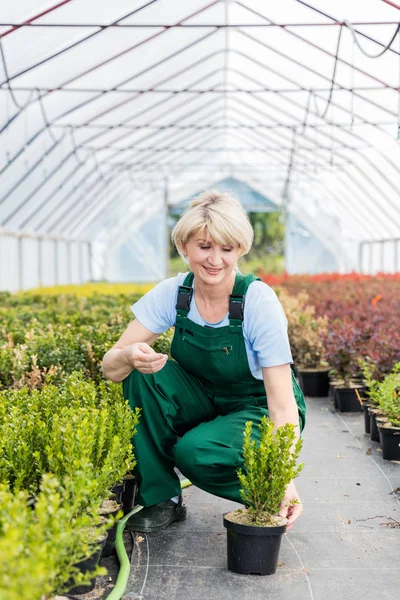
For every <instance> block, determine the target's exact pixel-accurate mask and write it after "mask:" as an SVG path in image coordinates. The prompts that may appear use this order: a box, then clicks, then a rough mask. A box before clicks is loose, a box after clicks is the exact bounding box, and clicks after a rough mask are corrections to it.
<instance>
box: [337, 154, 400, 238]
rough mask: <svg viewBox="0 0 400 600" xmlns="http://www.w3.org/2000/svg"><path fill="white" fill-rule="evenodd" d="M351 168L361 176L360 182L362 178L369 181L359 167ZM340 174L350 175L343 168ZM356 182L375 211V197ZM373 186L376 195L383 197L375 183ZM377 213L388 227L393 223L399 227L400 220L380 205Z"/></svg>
mask: <svg viewBox="0 0 400 600" xmlns="http://www.w3.org/2000/svg"><path fill="white" fill-rule="evenodd" d="M353 166H354V168H355V169H356V171H358V172H359V173H360V174H361V176H362V177H361V180H362V179H363V178H364V179H369V178H368V177H367V176H366V174H365V171H363V169H361V167H359V166H358V165H357V164H356V163H353ZM342 173H343V174H345V175H347V176H348V177H349V176H350V175H349V173H348V171H347V170H346V168H345V167H344V168H343V169H342ZM369 181H370V182H371V180H369ZM356 182H357V185H358V186H359V188H360V189H361V190H362V191H363V193H364V194H365V196H366V197H368V198H369V199H370V200H371V205H372V206H374V208H375V209H377V205H376V197H375V198H374V196H372V195H371V194H370V193H369V192H368V190H366V188H365V187H364V186H363V185H362V183H360V181H358V180H356ZM373 186H374V187H375V189H376V190H377V191H378V193H379V192H380V195H381V196H383V194H382V192H381V191H380V190H379V187H378V186H377V185H376V184H375V183H373ZM378 212H379V215H384V216H385V217H387V222H388V225H389V226H390V227H392V226H393V221H394V222H395V224H396V225H397V226H400V219H399V218H395V216H394V215H393V214H390V213H388V212H387V211H386V209H384V208H383V207H382V205H381V204H379V211H378ZM397 212H398V213H399V210H398V211H397ZM377 218H379V217H378V216H377ZM381 220H382V221H383V219H381Z"/></svg>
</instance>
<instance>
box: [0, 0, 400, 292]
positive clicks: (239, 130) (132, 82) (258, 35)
mask: <svg viewBox="0 0 400 600" xmlns="http://www.w3.org/2000/svg"><path fill="white" fill-rule="evenodd" d="M0 15H1V23H0V51H1V52H0V80H1V85H0V91H1V94H0V119H1V130H0V136H1V137H0V139H1V142H2V143H1V145H0V289H3V290H17V289H26V288H31V287H35V286H38V285H53V284H57V283H76V282H83V281H87V280H96V279H102V280H109V281H143V280H150V281H155V280H159V279H161V278H162V277H164V276H165V275H166V260H165V248H166V244H167V235H168V234H167V223H168V209H171V208H172V207H176V206H177V205H179V203H182V202H183V201H184V200H185V199H187V198H189V197H192V196H193V195H194V194H195V193H197V192H198V191H201V190H202V189H204V188H208V189H209V188H212V187H215V188H218V186H219V185H220V184H221V182H222V184H223V183H224V182H225V184H226V182H227V181H231V188H230V189H231V191H232V192H233V193H235V194H236V195H237V196H238V197H239V198H240V200H241V201H242V202H243V203H244V205H245V206H251V201H252V200H251V199H252V197H253V196H254V194H257V195H258V197H259V198H260V197H261V196H262V197H263V198H264V205H265V210H271V207H272V209H275V210H279V211H281V212H282V215H283V218H284V219H285V223H286V269H287V271H288V272H289V273H304V272H314V273H318V272H323V271H328V272H329V271H339V272H342V273H345V272H350V271H353V270H355V271H361V272H364V273H376V272H378V271H382V272H388V273H390V272H395V271H397V270H399V264H400V203H399V194H398V190H399V184H400V168H399V164H400V161H399V158H400V153H399V137H400V125H399V119H400V116H399V115H400V102H399V85H400V84H399V80H400V46H399V40H400V36H399V35H397V32H398V21H399V6H398V5H397V4H396V3H395V2H391V1H389V0H382V1H381V2H374V1H372V0H371V1H369V2H363V3H358V2H355V1H353V2H350V3H349V2H344V1H342V0H340V1H338V2H336V3H335V5H334V7H333V6H330V5H329V4H328V3H327V2H324V1H323V0H319V1H315V2H310V3H307V2H303V1H300V0H298V1H295V0H286V1H285V2H280V3H277V2H275V3H272V2H262V1H261V0H258V1H257V0H249V1H237V2H236V1H228V0H226V1H214V2H204V1H202V0H192V1H191V2H190V3H179V2H173V1H169V0H152V1H148V2H143V1H139V0H134V1H132V0H131V1H124V0H116V1H115V2H112V3H108V2H107V3H105V2H103V3H98V2H95V1H94V0H85V1H84V2H79V3H78V2H76V1H71V0H64V1H61V2H57V3H51V2H47V3H46V2H45V3H42V4H40V3H38V2H36V1H34V0H21V1H19V2H17V3H11V4H8V5H7V6H6V5H4V6H2V8H1V12H0Z"/></svg>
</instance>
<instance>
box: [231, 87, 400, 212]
mask: <svg viewBox="0 0 400 600" xmlns="http://www.w3.org/2000/svg"><path fill="white" fill-rule="evenodd" d="M234 100H235V101H236V102H239V101H238V100H237V99H236V98H235V99H234ZM256 100H257V101H259V102H262V103H263V104H267V105H269V103H267V102H266V101H265V100H262V99H260V98H256ZM241 104H244V103H243V102H241ZM276 110H278V111H279V112H284V111H282V109H279V108H277V109H276ZM288 114H290V113H288ZM292 118H293V117H292ZM324 135H326V134H324ZM303 137H304V134H303ZM332 139H333V137H332ZM335 141H337V142H338V143H339V144H340V145H341V147H343V146H344V144H343V143H342V142H340V141H338V140H337V139H335ZM344 147H346V146H344ZM370 147H372V146H370ZM348 149H349V150H352V151H354V150H356V151H358V150H359V149H357V148H352V147H351V146H350V147H348ZM335 154H336V155H338V156H342V155H341V153H340V152H338V150H335ZM357 155H360V153H358V154H357ZM361 157H363V158H364V159H365V157H364V155H363V154H362V153H361ZM369 166H370V167H371V168H373V169H374V170H375V171H376V172H377V173H378V175H380V176H381V177H382V178H384V175H383V173H382V172H381V171H380V170H378V169H377V167H376V165H374V163H372V162H371V161H369ZM370 181H371V180H370ZM371 185H375V184H374V183H373V182H372V181H371ZM375 187H376V186H375ZM391 187H392V188H393V189H394V190H396V188H395V186H393V185H392V184H391ZM377 189H379V188H377ZM385 197H386V199H387V201H388V202H389V204H391V206H392V208H394V209H395V210H396V206H395V204H394V203H393V202H392V201H391V200H390V199H389V198H388V196H387V195H386V196H385ZM397 210H398V211H399V213H400V210H399V209H397Z"/></svg>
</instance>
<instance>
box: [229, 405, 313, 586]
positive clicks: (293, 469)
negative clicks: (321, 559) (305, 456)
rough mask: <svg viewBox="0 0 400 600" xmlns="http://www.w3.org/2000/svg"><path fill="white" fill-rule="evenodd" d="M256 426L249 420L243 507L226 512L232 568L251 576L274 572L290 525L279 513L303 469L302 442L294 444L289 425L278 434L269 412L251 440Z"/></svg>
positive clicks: (241, 474)
mask: <svg viewBox="0 0 400 600" xmlns="http://www.w3.org/2000/svg"><path fill="white" fill-rule="evenodd" d="M252 428H253V423H252V421H248V422H247V423H246V428H245V431H244V444H243V469H240V470H239V471H238V478H239V482H240V485H241V490H240V493H241V497H242V501H243V504H244V506H245V508H244V510H243V509H238V510H235V511H232V512H229V513H226V514H225V515H224V527H226V529H227V551H228V569H229V570H230V571H233V572H234V573H241V574H247V575H250V574H257V575H272V574H273V573H275V571H276V566H277V561H278V554H279V548H280V543H281V538H282V535H283V533H284V532H285V530H286V524H287V519H286V518H284V517H282V516H280V515H279V511H280V509H281V505H282V502H283V499H284V496H285V492H286V488H287V486H288V485H289V483H290V482H291V481H292V479H294V478H295V477H297V475H298V474H299V473H300V471H301V469H302V468H303V464H300V465H297V464H296V463H297V458H298V456H299V453H300V450H301V447H302V440H301V439H299V440H297V442H296V443H295V427H294V425H293V424H291V423H287V424H286V425H283V426H281V427H278V428H277V430H276V432H275V434H274V433H273V429H274V424H273V423H272V421H271V420H270V419H269V418H268V417H266V416H264V417H263V418H262V419H261V422H260V424H259V426H258V428H259V431H260V433H259V441H258V442H256V441H255V440H254V439H252Z"/></svg>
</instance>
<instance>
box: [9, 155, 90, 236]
mask: <svg viewBox="0 0 400 600" xmlns="http://www.w3.org/2000/svg"><path fill="white" fill-rule="evenodd" d="M84 166H86V163H84V162H81V163H80V164H78V165H76V166H75V167H74V168H73V169H72V171H71V172H70V173H68V174H67V175H66V176H65V177H64V179H63V180H62V181H61V183H59V184H58V185H57V187H56V188H55V189H53V190H51V192H50V193H49V194H48V196H47V197H46V198H45V199H44V200H43V201H42V202H41V203H40V205H39V206H37V207H35V208H34V209H33V210H32V211H31V212H30V213H28V215H26V216H25V219H24V221H23V222H22V223H20V225H19V227H21V228H25V227H27V226H28V224H29V221H31V220H32V219H33V218H34V217H37V215H38V213H40V211H42V210H43V209H44V208H45V207H46V206H47V205H48V204H49V202H50V201H51V200H54V198H55V197H56V195H57V194H58V193H59V192H61V190H63V189H64V186H65V184H66V183H67V182H71V179H72V178H74V177H75V176H76V174H77V173H79V171H80V170H81V169H82V168H83V167H84ZM96 171H98V165H97V163H95V167H94V168H93V169H92V170H91V171H86V172H85V173H84V175H83V177H81V179H80V180H79V182H78V183H77V184H76V185H75V186H74V187H73V188H72V192H71V190H70V191H69V192H67V194H66V195H65V196H64V198H63V199H62V200H61V203H63V201H64V200H66V199H67V198H68V197H70V196H71V193H72V194H73V193H74V192H75V190H76V186H77V185H80V184H81V183H83V182H84V181H85V179H87V178H88V177H90V175H92V174H93V173H95V172H96ZM55 208H57V205H56V207H55ZM52 214H54V213H52ZM47 220H48V217H46V218H45V219H44V220H43V221H41V222H40V223H39V224H38V225H36V226H34V227H33V230H34V231H37V230H38V229H40V228H41V227H43V225H45V224H46V221H47Z"/></svg>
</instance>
